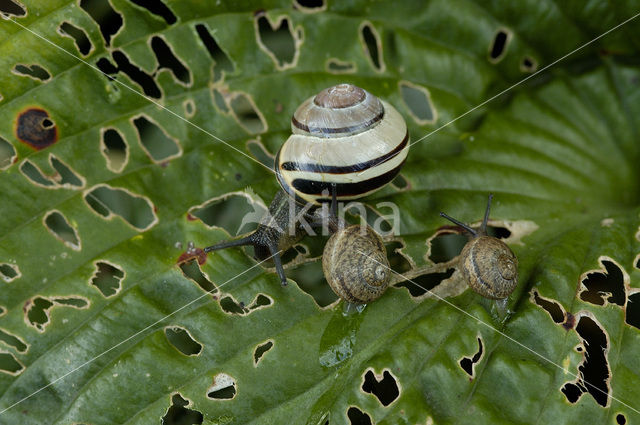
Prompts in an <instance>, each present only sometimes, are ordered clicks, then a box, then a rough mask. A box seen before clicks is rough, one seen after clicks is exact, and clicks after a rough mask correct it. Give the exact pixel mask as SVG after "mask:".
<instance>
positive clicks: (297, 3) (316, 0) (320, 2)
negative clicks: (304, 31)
mask: <svg viewBox="0 0 640 425" xmlns="http://www.w3.org/2000/svg"><path fill="white" fill-rule="evenodd" d="M325 5H326V3H325V0H293V7H294V8H296V9H299V10H303V11H307V12H316V11H321V10H323V9H324V7H325Z"/></svg>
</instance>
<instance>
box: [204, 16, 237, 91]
mask: <svg viewBox="0 0 640 425" xmlns="http://www.w3.org/2000/svg"><path fill="white" fill-rule="evenodd" d="M196 32H197V33H198V37H200V40H202V44H204V47H206V48H207V51H208V52H209V55H211V59H213V62H214V65H213V71H214V72H213V81H214V82H215V81H218V80H220V79H222V77H223V76H224V74H231V73H232V72H233V70H234V66H233V62H231V59H229V56H228V55H227V53H226V52H225V51H224V50H222V48H221V47H220V45H219V44H218V42H217V41H216V39H215V38H214V37H213V36H212V35H211V32H210V31H209V30H208V29H207V26H206V25H205V24H197V25H196Z"/></svg>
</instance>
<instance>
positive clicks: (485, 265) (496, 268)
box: [460, 235, 518, 300]
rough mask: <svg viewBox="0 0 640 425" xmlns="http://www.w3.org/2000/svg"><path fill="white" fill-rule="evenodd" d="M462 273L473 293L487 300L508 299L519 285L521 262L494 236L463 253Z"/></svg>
mask: <svg viewBox="0 0 640 425" xmlns="http://www.w3.org/2000/svg"><path fill="white" fill-rule="evenodd" d="M460 272H461V273H462V276H463V278H464V280H465V281H466V282H467V283H468V284H469V286H470V287H471V289H473V290H474V291H476V292H477V293H478V294H480V295H482V296H483V297H486V298H491V299H495V300H498V299H502V298H506V297H508V296H509V295H510V294H511V293H512V292H513V290H514V289H515V288H516V286H517V285H518V258H517V257H516V256H515V254H514V253H513V252H512V251H511V249H510V248H509V247H508V246H507V244H505V243H504V242H502V241H501V240H500V239H498V238H494V237H493V236H483V235H481V236H477V237H475V238H473V239H472V240H471V241H469V242H468V243H467V244H466V245H465V246H464V248H463V249H462V252H461V253H460Z"/></svg>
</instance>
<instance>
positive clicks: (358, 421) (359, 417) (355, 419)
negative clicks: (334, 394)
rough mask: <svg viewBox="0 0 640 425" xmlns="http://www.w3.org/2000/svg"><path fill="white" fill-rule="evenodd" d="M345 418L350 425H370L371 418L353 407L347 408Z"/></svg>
mask: <svg viewBox="0 0 640 425" xmlns="http://www.w3.org/2000/svg"><path fill="white" fill-rule="evenodd" d="M347 417H348V418H349V422H350V423H351V425H372V422H371V417H369V415H367V414H366V413H365V412H363V411H362V410H360V409H358V408H357V407H355V406H351V407H349V410H347Z"/></svg>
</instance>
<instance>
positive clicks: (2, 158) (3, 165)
mask: <svg viewBox="0 0 640 425" xmlns="http://www.w3.org/2000/svg"><path fill="white" fill-rule="evenodd" d="M17 156H18V154H17V153H16V149H15V148H14V147H13V145H12V144H11V143H9V142H8V141H6V140H5V139H4V138H2V136H0V170H6V169H7V168H9V167H10V166H11V165H12V164H13V162H14V161H15V160H16V158H17Z"/></svg>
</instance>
